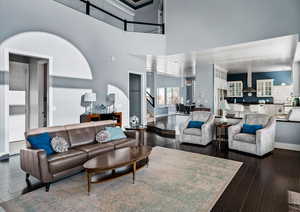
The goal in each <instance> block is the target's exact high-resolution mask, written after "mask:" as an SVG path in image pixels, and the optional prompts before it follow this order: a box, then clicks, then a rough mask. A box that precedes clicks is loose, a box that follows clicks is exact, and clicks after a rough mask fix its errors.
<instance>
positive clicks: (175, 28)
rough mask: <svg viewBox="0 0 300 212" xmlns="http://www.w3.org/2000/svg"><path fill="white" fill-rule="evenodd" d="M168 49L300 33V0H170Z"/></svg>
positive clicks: (231, 42) (202, 46)
mask: <svg viewBox="0 0 300 212" xmlns="http://www.w3.org/2000/svg"><path fill="white" fill-rule="evenodd" d="M165 11H166V35H167V52H168V53H181V52H190V51H192V50H202V49H209V48H214V47H221V46H227V45H232V44H238V43H244V42H249V41H256V40H263V39H267V38H272V37H279V36H284V35H290V34H299V33H300V24H299V20H300V13H299V11H300V1H299V0H287V1H284V0H250V1H249V0H226V1H220V0H201V1H199V0H188V1H182V0H166V4H165Z"/></svg>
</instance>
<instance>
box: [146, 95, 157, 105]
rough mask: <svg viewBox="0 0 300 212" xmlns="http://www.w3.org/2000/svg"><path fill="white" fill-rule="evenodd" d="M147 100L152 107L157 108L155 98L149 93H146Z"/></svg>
mask: <svg viewBox="0 0 300 212" xmlns="http://www.w3.org/2000/svg"><path fill="white" fill-rule="evenodd" d="M146 100H147V102H148V103H149V104H150V105H151V106H152V107H155V98H154V97H153V96H152V95H151V94H150V93H149V92H147V91H146Z"/></svg>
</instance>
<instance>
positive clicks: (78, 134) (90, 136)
mask: <svg viewBox="0 0 300 212" xmlns="http://www.w3.org/2000/svg"><path fill="white" fill-rule="evenodd" d="M65 128H66V130H67V132H68V134H69V138H70V144H71V147H76V146H81V145H85V144H91V143H94V141H95V138H96V129H95V127H94V124H93V123H91V122H88V123H81V124H74V125H66V126H65Z"/></svg>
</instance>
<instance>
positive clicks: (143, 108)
mask: <svg viewBox="0 0 300 212" xmlns="http://www.w3.org/2000/svg"><path fill="white" fill-rule="evenodd" d="M130 74H136V75H140V76H141V120H140V122H141V124H143V125H146V124H147V115H146V114H147V108H146V101H144V100H145V98H146V97H145V91H146V73H143V72H136V71H128V115H129V120H130V98H129V95H130ZM129 124H130V123H129Z"/></svg>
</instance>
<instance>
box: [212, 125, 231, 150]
mask: <svg viewBox="0 0 300 212" xmlns="http://www.w3.org/2000/svg"><path fill="white" fill-rule="evenodd" d="M215 126H216V139H217V143H218V148H219V151H221V143H222V142H225V141H228V128H229V127H231V126H232V124H230V123H221V122H217V123H215ZM222 131H224V136H223V135H222Z"/></svg>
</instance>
